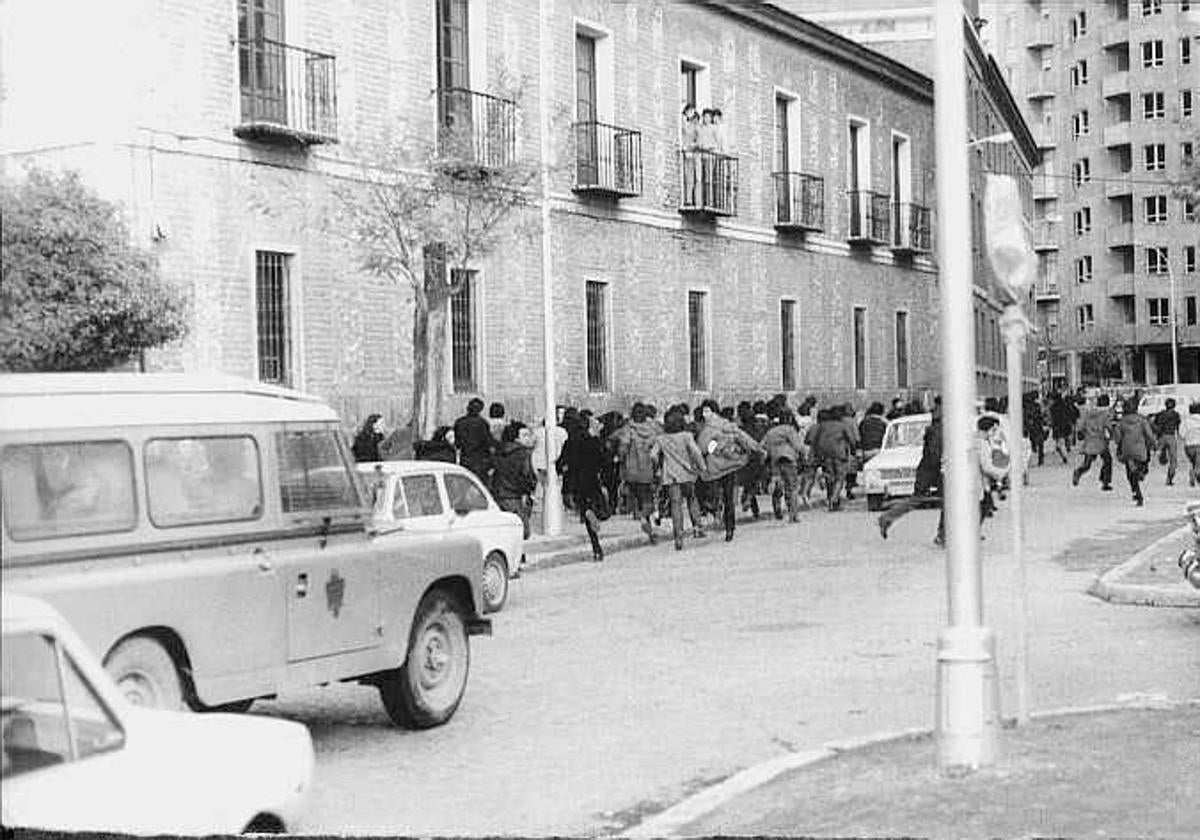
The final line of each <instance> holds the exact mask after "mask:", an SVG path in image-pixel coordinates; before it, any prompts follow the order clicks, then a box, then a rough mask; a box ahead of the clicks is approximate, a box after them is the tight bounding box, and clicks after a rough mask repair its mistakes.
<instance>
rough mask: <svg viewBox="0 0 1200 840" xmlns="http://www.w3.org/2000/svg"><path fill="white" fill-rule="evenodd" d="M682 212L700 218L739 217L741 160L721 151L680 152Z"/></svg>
mask: <svg viewBox="0 0 1200 840" xmlns="http://www.w3.org/2000/svg"><path fill="white" fill-rule="evenodd" d="M679 169H680V183H681V185H682V190H681V193H680V196H679V212H680V213H687V214H694V215H700V216H734V215H736V214H737V197H738V159H737V158H735V157H733V156H731V155H723V154H721V153H720V152H706V151H692V150H683V151H680V153H679Z"/></svg>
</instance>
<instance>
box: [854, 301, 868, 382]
mask: <svg viewBox="0 0 1200 840" xmlns="http://www.w3.org/2000/svg"><path fill="white" fill-rule="evenodd" d="M854 387H855V389H856V390H859V391H861V390H862V389H863V388H866V387H867V310H866V309H865V308H864V307H861V306H856V307H854Z"/></svg>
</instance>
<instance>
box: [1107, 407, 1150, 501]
mask: <svg viewBox="0 0 1200 840" xmlns="http://www.w3.org/2000/svg"><path fill="white" fill-rule="evenodd" d="M1113 440H1114V441H1115V442H1116V450H1117V460H1118V461H1120V462H1121V463H1123V464H1124V465H1125V478H1126V479H1127V480H1128V481H1129V490H1130V492H1132V493H1133V503H1134V504H1135V505H1137V506H1138V507H1141V506H1142V505H1143V504H1144V503H1145V500H1144V499H1143V497H1142V488H1141V480H1142V479H1143V478H1145V477H1146V473H1147V471H1148V470H1149V468H1150V453H1152V452H1153V451H1154V449H1155V447H1156V446H1157V441H1156V440H1155V439H1154V430H1153V429H1151V428H1150V421H1149V420H1147V419H1146V418H1145V417H1143V416H1142V415H1140V414H1138V411H1137V401H1136V400H1129V401H1128V402H1127V403H1126V404H1125V413H1124V414H1123V415H1122V416H1121V420H1120V421H1119V422H1118V423H1117V425H1116V427H1115V428H1114V430H1113Z"/></svg>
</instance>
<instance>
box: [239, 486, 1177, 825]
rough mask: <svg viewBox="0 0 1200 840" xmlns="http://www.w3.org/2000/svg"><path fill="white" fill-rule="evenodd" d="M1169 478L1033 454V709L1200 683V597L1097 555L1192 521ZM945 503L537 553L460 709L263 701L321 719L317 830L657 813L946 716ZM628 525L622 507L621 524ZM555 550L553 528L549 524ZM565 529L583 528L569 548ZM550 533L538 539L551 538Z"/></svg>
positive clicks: (323, 698)
mask: <svg viewBox="0 0 1200 840" xmlns="http://www.w3.org/2000/svg"><path fill="white" fill-rule="evenodd" d="M1161 484H1162V473H1161V471H1160V470H1155V471H1154V472H1152V474H1151V476H1150V484H1149V486H1148V489H1147V503H1146V506H1145V507H1143V508H1135V507H1134V506H1133V504H1132V502H1131V501H1130V499H1129V496H1128V493H1127V491H1126V490H1125V489H1124V488H1123V487H1122V486H1121V484H1120V479H1119V478H1118V479H1117V488H1118V489H1117V490H1116V491H1115V492H1112V493H1102V492H1101V491H1100V490H1099V487H1098V485H1097V483H1096V479H1095V471H1094V470H1093V474H1092V475H1091V476H1085V478H1084V480H1083V482H1082V483H1081V485H1080V487H1078V488H1074V489H1072V488H1071V487H1070V486H1069V473H1068V471H1067V469H1066V468H1065V467H1062V466H1060V465H1054V466H1049V465H1048V466H1046V467H1044V468H1034V469H1033V471H1032V486H1031V487H1030V488H1029V492H1028V495H1027V499H1026V537H1027V538H1026V557H1027V561H1028V581H1029V587H1028V589H1029V603H1030V615H1031V622H1030V627H1029V632H1030V638H1031V645H1030V667H1029V671H1030V674H1031V680H1030V698H1031V705H1032V708H1033V709H1034V710H1035V711H1036V710H1047V709H1057V708H1063V707H1069V706H1079V705H1095V704H1107V703H1113V702H1120V701H1122V700H1123V699H1129V698H1139V697H1141V698H1144V697H1152V698H1165V699H1187V698H1195V697H1197V696H1200V654H1198V651H1200V644H1198V642H1200V612H1198V611H1196V610H1190V609H1170V608H1154V607H1144V606H1124V605H1117V604H1113V603H1109V602H1106V601H1104V600H1101V599H1099V598H1096V597H1093V596H1091V595H1088V594H1087V593H1086V590H1087V589H1088V587H1089V586H1090V585H1091V584H1092V583H1093V582H1094V580H1095V578H1096V576H1097V574H1098V573H1100V572H1103V571H1105V570H1107V569H1110V568H1112V567H1115V566H1117V565H1118V564H1120V563H1121V562H1122V561H1124V560H1126V559H1127V558H1128V557H1130V556H1131V555H1133V554H1135V553H1136V552H1137V551H1138V550H1139V549H1142V548H1144V547H1145V546H1147V545H1149V544H1150V543H1152V542H1154V541H1155V540H1156V539H1159V538H1160V537H1163V536H1165V535H1167V534H1169V533H1170V532H1172V531H1173V530H1176V529H1177V528H1178V527H1179V526H1180V525H1182V524H1183V517H1182V511H1183V505H1184V502H1185V500H1186V499H1188V498H1189V497H1190V496H1191V495H1193V494H1194V493H1195V491H1189V489H1188V488H1187V487H1186V482H1185V483H1184V484H1183V485H1178V486H1175V487H1162V486H1161ZM936 517H937V512H936V511H918V512H915V513H913V514H911V515H909V516H908V517H906V518H905V519H903V520H901V521H900V522H899V523H898V524H897V525H896V526H895V527H894V529H893V530H892V532H891V535H890V538H889V539H888V540H887V541H886V542H884V541H883V540H881V539H880V537H879V534H878V531H877V530H876V528H875V524H874V516H873V515H872V514H868V513H867V512H866V511H865V506H864V505H863V503H862V502H857V503H855V504H854V505H852V506H851V507H850V509H849V510H847V511H845V512H842V513H836V514H829V513H826V512H825V511H823V510H813V511H811V512H808V513H805V514H803V516H802V521H801V522H800V523H798V524H795V525H791V524H785V523H779V522H775V521H773V520H764V521H761V522H758V523H747V524H743V525H741V526H739V529H738V533H737V537H736V539H735V540H734V542H732V543H728V544H727V543H724V542H723V541H721V539H720V537H719V536H717V537H709V538H707V539H705V540H695V539H689V540H688V543H687V547H686V549H685V550H684V551H682V552H676V551H674V550H673V548H672V547H671V545H670V540H669V539H668V538H667V529H666V528H665V527H664V528H663V529H662V531H661V534H662V536H663V539H661V540H660V541H659V545H657V546H654V547H645V548H639V549H631V550H624V551H619V552H610V556H609V559H608V560H606V561H605V562H604V563H600V564H595V563H591V562H587V563H570V564H566V565H556V562H555V558H560V559H561V558H562V557H565V556H566V555H564V554H563V552H564V551H569V550H570V546H569V543H566V542H563V543H559V544H558V545H557V546H549V547H548V548H547V550H546V551H542V552H540V553H539V552H537V551H532V552H531V557H532V558H535V560H536V565H534V566H533V567H532V568H531V569H530V571H529V572H528V573H527V574H525V575H524V576H523V578H522V579H521V580H519V581H517V582H515V584H514V588H513V592H512V595H511V596H510V601H509V604H508V606H507V607H506V608H505V611H504V612H503V613H500V614H499V615H497V616H496V617H495V634H494V636H493V637H491V638H476V639H473V640H472V657H473V658H472V672H471V678H470V684H469V685H468V689H467V693H466V697H465V698H464V701H463V704H462V706H461V707H460V709H459V711H458V714H457V715H456V717H455V718H454V719H453V720H452V721H451V722H450V723H449V724H447V725H446V726H444V727H441V728H438V729H434V730H430V731H424V732H406V731H403V730H399V729H396V728H394V727H392V726H390V725H389V724H388V721H387V718H386V717H385V715H384V713H383V711H382V708H381V707H380V706H379V703H378V700H377V697H376V695H375V693H374V692H373V691H372V690H370V689H367V688H364V687H358V686H333V687H329V688H326V689H321V690H315V691H309V692H303V693H298V694H296V695H291V696H285V697H282V698H280V699H279V700H277V701H271V702H260V703H258V704H256V705H255V712H256V713H258V714H269V715H279V716H282V717H287V718H291V719H295V720H299V721H302V722H304V723H306V724H308V725H309V727H310V730H311V731H312V734H313V737H314V741H315V744H316V749H317V770H316V778H315V783H314V798H313V801H312V807H311V811H310V819H309V821H308V823H307V825H306V828H307V830H309V831H312V832H319V833H386V834H396V833H400V834H421V835H425V834H457V835H497V834H522V835H546V834H562V835H576V836H578V835H589V836H594V835H601V834H612V833H617V832H620V831H623V830H626V829H628V828H630V827H632V826H635V825H637V824H638V823H640V822H641V821H643V820H644V819H646V818H647V817H649V816H651V815H653V814H656V813H658V812H660V811H662V810H664V809H666V808H668V807H670V806H671V805H674V804H675V803H678V802H680V801H681V800H684V799H686V798H688V797H689V796H690V795H692V794H694V793H696V792H698V791H702V790H704V789H706V788H708V787H710V786H711V785H713V784H714V783H717V782H719V781H721V780H723V779H726V778H728V777H730V776H732V775H733V774H735V773H737V772H738V771H741V770H744V769H745V768H748V767H753V766H755V765H758V764H760V763H761V762H764V761H767V760H772V759H779V758H781V757H782V758H786V757H788V756H789V755H794V754H797V753H800V752H803V751H806V750H812V749H816V748H819V747H821V746H822V745H824V744H827V743H829V742H831V741H839V740H845V739H850V738H864V737H870V736H872V735H874V734H876V733H880V732H886V731H896V730H903V729H911V728H924V729H928V728H930V727H931V726H932V723H933V713H934V703H935V686H934V678H935V664H936V663H935V658H934V657H935V648H936V639H937V635H938V631H939V630H940V628H941V627H942V626H943V624H944V623H945V613H946V606H945V601H946V586H945V555H944V553H943V552H942V551H940V550H937V549H935V548H934V547H933V545H932V537H933V533H934V526H935V523H936ZM1007 518H1008V513H1007V508H1006V506H1004V505H1002V507H1001V511H1000V513H999V514H998V515H997V517H995V518H994V519H992V520H989V522H988V523H987V525H986V526H985V531H986V534H987V539H986V541H985V542H984V543H983V545H982V553H983V568H984V587H985V624H986V625H987V626H989V627H990V628H992V629H993V630H994V631H995V632H996V635H997V639H998V654H997V665H998V669H999V674H1000V688H1001V706H1002V711H1003V713H1004V714H1006V715H1007V714H1012V711H1013V709H1014V704H1015V700H1014V697H1015V674H1016V671H1015V663H1014V657H1015V640H1016V638H1017V628H1016V615H1017V610H1016V605H1017V598H1016V593H1015V591H1014V587H1015V580H1016V578H1015V575H1014V569H1013V565H1012V563H1011V558H1010V555H1009V550H1008V548H1009V547H1008V540H1009V536H1008V535H1009V528H1008V522H1007ZM630 527H631V523H623V522H621V521H619V520H618V521H610V522H609V523H605V530H606V532H607V533H609V534H610V535H613V534H617V535H619V538H623V535H624V534H626V533H628V532H627V531H626V530H625V529H627V528H630ZM543 546H547V544H545V543H543ZM564 546H565V547H564ZM531 548H532V546H531Z"/></svg>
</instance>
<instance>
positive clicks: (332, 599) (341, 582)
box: [325, 569, 346, 618]
mask: <svg viewBox="0 0 1200 840" xmlns="http://www.w3.org/2000/svg"><path fill="white" fill-rule="evenodd" d="M345 600H346V579H345V578H344V577H342V576H341V575H339V574H338V572H337V569H334V570H333V574H331V575H330V576H329V580H327V581H325V606H326V607H328V608H329V611H330V612H331V613H333V617H334V618H337V617H338V613H340V612H341V611H342V604H343V603H345Z"/></svg>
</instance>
